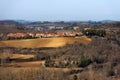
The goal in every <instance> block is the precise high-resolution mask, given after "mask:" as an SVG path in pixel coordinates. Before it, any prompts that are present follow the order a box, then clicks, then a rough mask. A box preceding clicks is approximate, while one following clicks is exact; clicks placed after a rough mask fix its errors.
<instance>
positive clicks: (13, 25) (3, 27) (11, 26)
mask: <svg viewBox="0 0 120 80" xmlns="http://www.w3.org/2000/svg"><path fill="white" fill-rule="evenodd" d="M20 26H22V25H21V24H19V23H17V22H15V21H13V20H4V21H0V33H7V32H18V31H20V30H19V29H18V27H20Z"/></svg>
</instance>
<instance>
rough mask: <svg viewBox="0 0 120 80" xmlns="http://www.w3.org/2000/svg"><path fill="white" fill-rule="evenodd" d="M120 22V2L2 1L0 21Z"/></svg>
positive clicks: (78, 0)
mask: <svg viewBox="0 0 120 80" xmlns="http://www.w3.org/2000/svg"><path fill="white" fill-rule="evenodd" d="M8 19H9V20H29V21H72V20H73V21H87V20H94V21H99V20H120V0H0V20H8Z"/></svg>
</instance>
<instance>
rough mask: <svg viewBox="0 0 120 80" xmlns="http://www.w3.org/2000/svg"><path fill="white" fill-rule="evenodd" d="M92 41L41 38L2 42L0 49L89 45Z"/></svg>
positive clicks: (71, 38)
mask: <svg viewBox="0 0 120 80" xmlns="http://www.w3.org/2000/svg"><path fill="white" fill-rule="evenodd" d="M90 41H91V39H89V38H86V37H79V38H74V37H61V38H39V39H26V40H8V41H0V47H16V48H40V47H61V46H64V45H66V44H72V43H74V42H80V43H84V44H87V43H89V42H90Z"/></svg>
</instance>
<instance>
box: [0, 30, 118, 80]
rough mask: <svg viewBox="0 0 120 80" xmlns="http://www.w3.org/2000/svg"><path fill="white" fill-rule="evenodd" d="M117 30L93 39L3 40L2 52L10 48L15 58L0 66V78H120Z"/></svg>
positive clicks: (51, 79) (91, 79) (41, 79)
mask: <svg viewBox="0 0 120 80" xmlns="http://www.w3.org/2000/svg"><path fill="white" fill-rule="evenodd" d="M116 33H117V34H116ZM116 33H113V34H112V35H111V33H110V34H107V35H106V36H105V37H96V36H94V37H91V39H92V41H91V40H89V39H86V38H82V39H81V38H65V39H63V38H53V39H51V38H46V39H44V38H43V39H36V40H30V41H29V40H28V41H26V40H18V41H17V40H12V41H2V42H1V45H2V44H9V45H10V46H8V47H6V45H2V47H1V48H0V51H1V53H2V52H8V51H10V52H11V53H12V55H14V56H15V57H9V58H8V59H9V62H7V63H4V64H3V65H1V67H0V80H120V52H119V51H120V34H119V32H116ZM56 39H57V40H56ZM52 40H53V41H52ZM71 40H72V41H71ZM20 41H21V42H20ZM43 41H45V42H44V43H43ZM79 41H80V42H82V43H80V42H79ZM13 42H15V43H16V45H15V44H13ZM26 42H27V43H26ZM58 42H60V43H61V44H62V43H64V46H63V44H62V45H61V46H60V44H59V43H58ZM74 42H75V43H74ZM34 43H35V45H33V44H34ZM38 43H39V44H38ZM52 43H54V44H52ZM57 43H58V44H59V46H58V44H57ZM68 43H69V44H68ZM72 43H74V44H72ZM83 43H87V44H83ZM18 44H19V45H18ZM21 44H22V45H21ZM23 44H24V45H23ZM43 44H44V45H43ZM45 44H46V45H45ZM65 44H66V45H65ZM11 45H12V46H11ZM31 45H32V46H34V48H33V47H30V46H31ZM41 45H43V46H42V47H41ZM48 45H50V46H48ZM56 45H57V46H56ZM16 46H19V47H16ZM25 47H27V48H25ZM38 47H39V48H38ZM43 47H45V48H43ZM49 47H53V48H49ZM5 50H8V51H5ZM18 53H19V54H18ZM17 55H21V56H23V55H24V56H23V57H19V56H17Z"/></svg>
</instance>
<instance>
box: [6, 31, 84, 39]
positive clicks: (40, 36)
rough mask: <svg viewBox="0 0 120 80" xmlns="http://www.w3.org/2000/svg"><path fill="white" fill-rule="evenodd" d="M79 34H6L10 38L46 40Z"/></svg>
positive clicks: (79, 33)
mask: <svg viewBox="0 0 120 80" xmlns="http://www.w3.org/2000/svg"><path fill="white" fill-rule="evenodd" d="M81 34H82V33H81V32H57V33H47V32H46V33H8V34H7V37H12V38H24V37H28V36H30V37H32V38H48V37H74V36H76V35H81Z"/></svg>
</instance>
